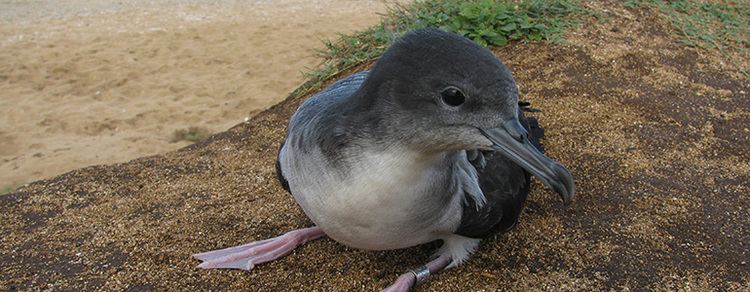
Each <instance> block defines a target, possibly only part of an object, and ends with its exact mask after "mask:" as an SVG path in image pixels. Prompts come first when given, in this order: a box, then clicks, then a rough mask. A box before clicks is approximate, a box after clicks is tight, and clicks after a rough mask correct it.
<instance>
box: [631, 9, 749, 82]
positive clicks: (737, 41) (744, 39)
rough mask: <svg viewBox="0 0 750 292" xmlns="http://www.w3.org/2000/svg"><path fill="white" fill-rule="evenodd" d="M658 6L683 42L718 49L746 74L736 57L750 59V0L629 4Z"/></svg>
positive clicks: (746, 71)
mask: <svg viewBox="0 0 750 292" xmlns="http://www.w3.org/2000/svg"><path fill="white" fill-rule="evenodd" d="M644 6H650V7H656V8H657V9H659V11H660V12H661V13H663V14H664V15H666V16H667V17H669V21H670V22H671V23H672V25H673V26H674V27H675V28H676V29H677V30H678V31H679V33H680V36H681V42H682V43H683V44H685V45H687V46H690V47H698V48H703V49H709V50H713V49H715V50H718V51H719V52H720V53H721V54H722V55H724V56H725V57H727V58H726V59H727V60H730V61H731V62H732V64H733V65H734V66H735V67H737V68H738V69H739V70H740V71H741V72H742V73H743V74H745V75H746V76H747V75H748V70H750V68H743V67H742V65H741V64H739V63H737V62H736V61H734V59H735V58H734V57H741V58H744V59H745V60H747V59H748V58H750V51H749V50H748V48H750V2H749V1H746V0H740V1H712V2H705V1H690V0H671V1H663V0H628V1H626V2H625V7H628V8H638V7H644Z"/></svg>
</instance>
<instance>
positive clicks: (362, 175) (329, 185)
mask: <svg viewBox="0 0 750 292" xmlns="http://www.w3.org/2000/svg"><path fill="white" fill-rule="evenodd" d="M300 154H301V153H300V151H297V150H296V149H293V147H291V146H284V149H282V152H281V156H280V159H281V167H282V172H283V173H284V176H285V177H286V179H287V180H288V181H289V186H290V189H291V191H292V194H293V195H294V197H295V198H296V200H297V202H298V203H299V204H300V206H301V207H302V209H303V210H304V211H305V213H306V214H307V216H308V217H309V218H310V219H311V220H312V221H313V222H315V224H316V225H318V226H319V227H321V228H322V229H323V231H325V233H326V234H327V235H328V236H329V237H331V238H333V239H334V240H336V241H339V242H341V243H344V244H346V245H349V246H352V247H355V248H361V249H375V250H380V249H396V248H405V247H410V246H414V245H418V244H422V243H426V242H430V241H433V240H436V239H439V238H441V235H444V234H445V233H450V232H451V231H452V230H455V228H456V227H457V226H458V224H459V223H460V219H461V218H460V216H461V215H460V214H461V199H462V198H461V196H457V195H452V194H447V193H445V190H443V192H442V194H441V193H439V192H435V191H434V190H435V187H436V186H440V185H442V184H441V183H442V180H445V178H446V176H447V175H448V172H447V171H446V170H447V169H446V166H445V165H443V164H444V159H441V157H440V156H439V155H434V156H431V157H425V156H424V155H419V154H417V153H415V152H411V151H406V150H404V149H390V150H389V151H380V152H371V153H358V155H357V157H359V158H358V159H357V161H350V162H349V163H348V164H347V165H346V166H344V167H345V168H346V170H345V171H344V172H342V171H340V170H335V169H332V168H330V166H329V165H328V162H327V161H326V159H325V158H324V156H323V155H322V153H320V150H319V149H315V150H313V151H312V152H309V153H305V154H304V155H300ZM431 196H432V197H431ZM434 196H442V198H436V197H434Z"/></svg>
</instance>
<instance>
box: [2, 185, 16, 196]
mask: <svg viewBox="0 0 750 292" xmlns="http://www.w3.org/2000/svg"><path fill="white" fill-rule="evenodd" d="M15 190H16V188H15V187H11V186H5V187H3V188H0V195H5V194H8V193H11V192H13V191H15Z"/></svg>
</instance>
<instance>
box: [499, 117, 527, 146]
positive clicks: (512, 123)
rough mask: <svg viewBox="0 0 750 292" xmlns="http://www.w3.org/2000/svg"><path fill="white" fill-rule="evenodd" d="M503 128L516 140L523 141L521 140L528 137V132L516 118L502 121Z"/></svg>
mask: <svg viewBox="0 0 750 292" xmlns="http://www.w3.org/2000/svg"><path fill="white" fill-rule="evenodd" d="M503 128H504V129H505V131H507V132H508V134H509V135H510V136H511V137H513V139H516V141H518V142H521V143H523V141H525V140H526V139H528V138H529V133H528V132H526V129H524V128H523V126H522V125H521V123H519V122H518V119H512V120H508V121H505V122H504V123H503Z"/></svg>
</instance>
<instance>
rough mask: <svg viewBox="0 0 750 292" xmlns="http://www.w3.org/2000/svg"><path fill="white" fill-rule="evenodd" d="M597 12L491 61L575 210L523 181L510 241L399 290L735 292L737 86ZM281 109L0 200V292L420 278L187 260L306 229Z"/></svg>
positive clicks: (738, 256)
mask: <svg viewBox="0 0 750 292" xmlns="http://www.w3.org/2000/svg"><path fill="white" fill-rule="evenodd" d="M614 7H615V8H608V10H607V11H608V12H607V18H608V19H609V21H608V22H606V23H599V22H597V21H596V20H595V19H591V20H590V21H589V22H588V23H584V24H583V25H582V26H581V27H580V28H579V29H577V30H576V31H574V32H572V33H571V34H570V35H569V42H568V44H565V45H549V44H524V43H514V44H511V45H509V46H506V47H503V48H499V49H495V53H496V54H497V56H498V57H499V58H500V59H502V60H503V61H504V62H505V63H506V64H507V65H508V66H509V67H510V68H511V69H512V70H513V72H514V75H515V77H516V79H517V80H518V83H519V85H520V90H521V93H522V99H525V100H528V101H530V102H531V103H532V105H533V106H534V107H536V108H539V109H541V112H540V113H536V114H535V115H536V116H537V117H538V118H539V120H540V122H541V124H542V126H544V127H545V128H546V133H547V136H546V139H545V140H544V141H543V142H544V144H545V146H546V149H547V153H548V155H549V156H551V157H553V158H555V159H558V160H560V161H561V162H562V163H563V164H565V165H567V166H569V168H570V170H571V171H572V173H573V174H574V175H575V177H576V182H577V187H578V196H577V199H576V201H575V202H574V203H573V204H571V205H570V206H567V207H565V206H563V205H562V204H561V203H560V202H559V201H558V199H557V196H555V195H554V194H552V193H551V192H550V191H549V190H546V189H545V188H543V187H542V186H541V184H540V183H539V182H538V181H535V182H534V186H533V191H532V194H531V195H530V201H529V202H528V206H527V208H526V209H525V212H524V214H523V215H522V218H521V224H520V225H519V226H518V227H517V228H516V229H515V230H513V231H511V232H509V233H506V234H504V235H499V236H496V237H493V238H488V239H486V240H484V241H483V244H482V245H481V246H480V248H479V250H478V251H477V252H476V253H475V254H474V256H473V257H472V258H471V259H470V260H469V261H468V262H467V263H466V264H464V265H462V266H461V267H458V268H456V269H452V270H450V271H446V272H443V273H440V274H438V275H436V276H434V277H432V278H431V279H430V280H429V281H428V282H426V283H424V284H423V285H421V286H420V287H418V290H425V291H432V290H441V291H467V290H482V289H486V290H495V289H503V290H505V289H510V290H573V289H575V290H605V289H606V290H610V289H613V290H625V289H637V290H644V289H647V290H652V289H655V290H674V289H679V290H698V291H706V290H734V291H747V290H748V289H750V263H749V262H750V251H749V250H750V246H748V245H749V244H750V214H748V213H750V209H749V208H750V207H749V206H750V196H748V194H750V184H749V183H748V182H749V181H750V130H749V129H748V127H750V80H748V78H747V77H744V76H742V75H739V74H738V73H736V71H734V70H733V69H732V68H731V67H730V66H728V65H726V64H723V63H722V62H721V60H722V58H721V56H717V55H714V54H713V53H711V52H706V51H700V50H695V49H691V48H686V47H683V46H681V45H680V44H679V43H678V41H677V40H676V39H675V37H674V35H675V33H674V32H673V31H672V28H671V27H670V25H669V24H668V22H667V21H666V20H665V19H663V18H662V17H661V16H660V15H657V14H655V13H653V12H652V11H650V10H647V9H636V10H628V9H624V8H617V6H616V5H615V6H614ZM739 61H740V62H742V63H743V64H747V62H748V61H749V60H739ZM366 66H369V64H368V65H364V66H362V67H360V68H357V70H361V69H365V68H366ZM348 73H351V72H347V74H348ZM339 77H341V76H339ZM300 100H301V99H297V100H294V99H287V100H285V101H283V102H281V103H280V104H277V105H275V106H273V107H271V108H270V109H268V110H266V111H264V112H262V113H260V114H258V115H257V116H255V117H254V118H252V119H251V120H249V121H248V122H245V123H241V124H239V125H237V126H235V127H233V128H231V129H230V130H228V131H226V132H222V133H219V134H216V135H214V136H212V137H210V138H208V139H207V140H204V141H202V142H199V143H197V144H194V145H192V146H188V147H186V148H183V149H180V150H178V151H175V152H170V153H167V154H164V155H157V156H150V157H144V158H140V159H136V160H133V161H130V162H128V163H122V164H114V165H106V166H93V167H87V168H83V169H78V170H75V171H72V172H69V173H66V174H64V175H61V176H58V177H55V178H53V179H49V180H44V181H38V182H35V183H32V184H30V185H28V186H26V187H23V188H21V189H19V190H18V191H16V192H14V193H11V194H8V195H4V196H2V197H0V208H2V210H3V212H2V214H0V221H2V222H3V223H2V227H0V228H1V229H0V235H1V236H0V289H2V290H7V289H11V290H12V289H30V288H34V289H45V288H51V289H56V290H57V289H74V290H77V289H89V290H93V289H106V290H115V289H117V290H121V289H127V290H144V289H175V290H177V289H179V290H186V289H194V288H201V289H227V290H228V289H245V290H262V291H269V290H282V291H283V290H313V289H315V290H376V289H379V288H382V287H385V286H387V285H388V284H389V283H390V282H392V281H393V280H395V279H396V277H397V276H398V275H399V274H400V273H402V272H404V271H406V270H408V269H410V268H413V267H415V266H418V265H421V264H422V263H423V262H424V261H425V260H426V259H427V258H428V256H429V254H430V252H431V251H432V250H434V249H435V247H436V246H437V245H436V244H428V245H425V246H419V247H414V248H410V249H405V250H396V251H382V252H371V251H360V250H355V249H350V248H347V247H345V246H343V245H341V244H338V243H336V242H333V241H331V240H329V239H323V240H318V241H314V242H310V243H308V244H305V245H304V246H303V247H301V248H298V249H297V250H295V251H294V252H293V253H291V254H290V255H288V256H286V257H284V258H282V259H280V260H278V261H275V262H271V263H268V264H263V265H260V266H258V267H256V268H255V269H254V270H253V271H252V272H243V271H230V270H210V271H207V270H199V269H196V268H195V266H196V265H197V264H198V261H196V260H194V259H192V258H191V257H190V255H191V254H192V253H195V252H200V251H205V250H210V249H216V248H222V247H227V246H233V245H237V244H241V243H245V242H249V241H253V240H259V239H264V238H268V237H272V236H276V235H279V234H282V233H284V232H286V231H288V230H291V229H293V228H299V227H306V226H310V225H311V222H310V221H309V220H308V219H307V218H305V216H304V214H303V213H302V211H301V210H300V209H299V208H298V206H297V205H296V203H295V202H294V200H293V199H292V197H291V196H290V195H289V194H287V193H286V192H285V191H284V190H283V189H282V188H281V187H280V185H279V184H278V182H277V180H276V178H275V174H274V161H275V155H276V151H277V150H278V145H279V143H280V142H281V139H282V137H283V135H284V131H285V125H286V122H287V120H288V118H289V116H290V115H291V114H292V113H293V112H294V110H295V109H296V107H297V105H298V104H299V102H300Z"/></svg>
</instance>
